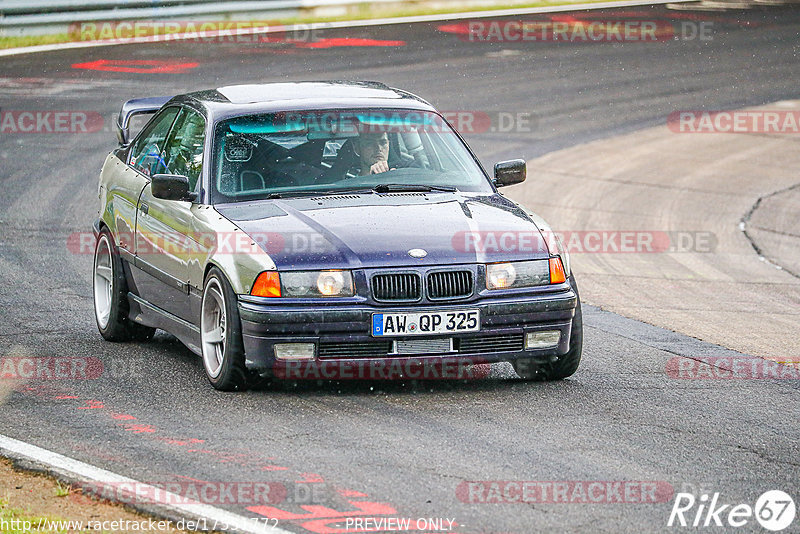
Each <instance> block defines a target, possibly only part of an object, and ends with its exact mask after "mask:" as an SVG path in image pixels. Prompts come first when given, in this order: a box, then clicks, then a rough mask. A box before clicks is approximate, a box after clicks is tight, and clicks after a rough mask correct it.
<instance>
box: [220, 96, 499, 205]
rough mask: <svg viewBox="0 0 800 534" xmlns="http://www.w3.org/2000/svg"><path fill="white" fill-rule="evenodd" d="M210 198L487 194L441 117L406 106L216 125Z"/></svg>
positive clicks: (486, 183)
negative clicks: (373, 192) (351, 193)
mask: <svg viewBox="0 0 800 534" xmlns="http://www.w3.org/2000/svg"><path fill="white" fill-rule="evenodd" d="M214 162H215V163H214V167H213V169H214V171H213V174H212V181H213V188H212V189H213V192H212V195H213V202H214V203H224V202H237V201H245V200H254V199H260V198H279V197H291V196H301V195H308V194H332V193H337V192H345V191H365V192H368V191H371V190H376V191H378V192H386V191H412V190H421V191H469V192H491V191H492V188H491V185H490V182H489V180H488V178H487V176H486V174H485V173H484V171H483V170H482V169H481V167H480V166H479V164H478V163H477V162H476V160H475V159H474V158H473V156H472V154H471V153H470V152H469V150H468V149H467V148H466V146H465V145H464V143H463V142H462V141H461V139H460V138H459V137H458V136H457V135H456V134H455V132H453V130H452V129H450V127H449V126H448V125H447V123H446V122H445V121H444V120H443V119H442V117H441V116H439V115H437V114H435V113H429V112H424V111H413V110H338V111H302V112H286V113H272V114H259V115H247V116H241V117H236V118H233V119H229V120H225V121H222V122H220V123H219V124H218V125H217V127H216V131H215V138H214Z"/></svg>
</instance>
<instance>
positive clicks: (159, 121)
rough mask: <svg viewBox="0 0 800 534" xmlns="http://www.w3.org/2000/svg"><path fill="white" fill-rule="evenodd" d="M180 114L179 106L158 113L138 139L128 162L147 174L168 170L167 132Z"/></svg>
mask: <svg viewBox="0 0 800 534" xmlns="http://www.w3.org/2000/svg"><path fill="white" fill-rule="evenodd" d="M177 115H178V108H167V109H165V110H164V111H162V112H161V113H160V114H158V115H156V117H155V119H153V122H152V123H150V126H148V127H147V128H146V129H145V130H144V131H143V132H142V133H141V134H140V135H139V138H138V139H137V140H136V143H135V144H134V146H133V149H132V150H131V152H130V156H129V157H128V164H129V165H130V166H132V167H133V168H134V169H136V170H137V171H139V172H141V173H142V174H145V175H147V176H152V175H154V174H159V173H165V172H167V164H166V162H165V161H164V145H165V143H166V139H167V134H168V133H169V129H170V127H171V126H172V123H173V122H175V117H176V116H177Z"/></svg>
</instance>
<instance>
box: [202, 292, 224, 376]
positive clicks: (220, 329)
mask: <svg viewBox="0 0 800 534" xmlns="http://www.w3.org/2000/svg"><path fill="white" fill-rule="evenodd" d="M227 327H228V324H227V317H226V316H225V296H224V293H223V292H222V287H221V286H220V284H219V281H218V280H217V279H216V278H211V279H210V280H209V281H208V283H207V284H206V289H205V291H204V292H203V306H202V310H201V312H200V334H201V336H202V345H203V365H205V368H206V372H207V373H208V376H210V377H211V378H216V377H217V376H219V373H220V371H222V359H223V357H224V356H225V331H226V329H227Z"/></svg>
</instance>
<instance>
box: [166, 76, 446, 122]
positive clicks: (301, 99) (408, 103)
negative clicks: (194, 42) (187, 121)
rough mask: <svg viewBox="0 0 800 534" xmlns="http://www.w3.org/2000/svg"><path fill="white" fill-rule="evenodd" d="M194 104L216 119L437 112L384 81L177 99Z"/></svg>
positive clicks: (237, 88)
mask: <svg viewBox="0 0 800 534" xmlns="http://www.w3.org/2000/svg"><path fill="white" fill-rule="evenodd" d="M173 101H194V102H196V103H198V104H200V105H202V106H203V107H204V108H206V109H207V110H208V111H209V112H210V113H211V114H212V115H214V118H215V119H224V118H226V117H228V116H235V115H242V114H250V113H271V112H278V111H294V110H312V109H320V110H321V109H326V110H329V109H353V108H355V109H376V108H377V109H386V108H394V109H414V110H424V111H435V109H434V108H433V107H432V106H431V105H430V104H429V103H428V102H426V101H425V100H423V99H421V98H419V97H418V96H416V95H413V94H411V93H409V92H407V91H403V90H400V89H394V88H391V87H389V86H387V85H385V84H383V83H380V82H369V81H319V82H279V83H263V84H247V85H228V86H224V87H219V88H217V89H209V90H206V91H197V92H193V93H187V94H185V95H180V96H177V97H175V98H174V99H173Z"/></svg>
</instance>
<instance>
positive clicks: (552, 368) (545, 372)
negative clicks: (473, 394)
mask: <svg viewBox="0 0 800 534" xmlns="http://www.w3.org/2000/svg"><path fill="white" fill-rule="evenodd" d="M573 287H575V286H574V282H573ZM576 293H577V289H576ZM582 353H583V316H582V314H581V301H580V297H579V298H578V307H577V308H576V309H575V316H574V317H573V318H572V331H571V333H570V336H569V351H568V352H567V353H566V354H564V355H562V356H560V357H559V358H558V361H555V362H552V363H545V364H542V363H535V362H534V361H533V360H532V359H531V358H520V359H518V360H514V361H513V362H511V365H513V366H514V371H516V373H517V375H519V377H520V378H522V379H523V380H561V379H564V378H567V377H568V376H572V375H573V374H575V371H577V370H578V366H579V365H580V363H581V355H582Z"/></svg>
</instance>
